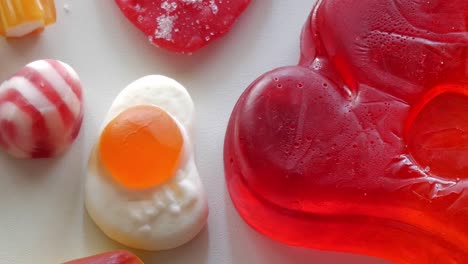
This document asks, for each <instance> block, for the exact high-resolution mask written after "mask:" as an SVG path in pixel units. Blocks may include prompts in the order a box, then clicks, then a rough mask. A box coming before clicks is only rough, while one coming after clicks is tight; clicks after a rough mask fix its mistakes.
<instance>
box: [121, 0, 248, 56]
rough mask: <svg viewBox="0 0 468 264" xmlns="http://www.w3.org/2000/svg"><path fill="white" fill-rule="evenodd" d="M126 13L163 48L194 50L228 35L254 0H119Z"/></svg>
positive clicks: (189, 51) (155, 43) (175, 50)
mask: <svg viewBox="0 0 468 264" xmlns="http://www.w3.org/2000/svg"><path fill="white" fill-rule="evenodd" d="M115 2H116V3H117V5H118V6H119V8H120V9H121V10H122V12H123V14H124V15H125V16H126V17H127V18H128V19H129V20H130V21H131V22H132V23H133V24H134V25H135V26H136V27H137V28H139V29H140V30H141V31H142V32H143V33H144V34H145V35H146V36H147V37H148V40H149V41H150V42H151V43H153V44H154V45H156V46H159V47H161V48H164V49H167V50H170V51H174V52H179V53H191V52H194V51H196V50H198V49H200V48H202V47H204V46H206V45H207V44H208V43H210V42H211V41H212V40H215V39H217V38H219V37H221V36H223V35H224V34H226V33H227V32H228V31H229V29H230V28H231V26H232V24H233V23H234V22H235V20H236V19H237V17H238V16H240V14H242V12H243V11H244V9H245V8H247V6H248V4H249V3H250V0H234V1H230V0H227V1H226V0H115Z"/></svg>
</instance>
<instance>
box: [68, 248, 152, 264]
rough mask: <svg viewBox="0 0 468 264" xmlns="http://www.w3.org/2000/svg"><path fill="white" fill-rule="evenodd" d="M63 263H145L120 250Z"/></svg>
mask: <svg viewBox="0 0 468 264" xmlns="http://www.w3.org/2000/svg"><path fill="white" fill-rule="evenodd" d="M63 264H143V261H141V260H140V259H139V258H137V257H136V256H135V255H133V254H132V253H130V252H128V251H124V250H118V251H112V252H108V253H103V254H99V255H95V256H91V257H86V258H82V259H77V260H72V261H68V262H65V263H63Z"/></svg>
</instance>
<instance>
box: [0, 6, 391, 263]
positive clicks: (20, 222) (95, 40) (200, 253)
mask: <svg viewBox="0 0 468 264" xmlns="http://www.w3.org/2000/svg"><path fill="white" fill-rule="evenodd" d="M314 3H315V0H252V3H251V5H250V6H249V8H248V9H247V10H246V12H245V13H244V14H243V15H242V16H241V17H240V19H239V20H238V21H237V23H236V24H235V25H234V27H233V28H232V30H231V32H230V33H229V34H228V35H226V36H225V37H224V38H222V39H220V40H218V41H215V42H214V43H212V44H211V45H209V46H208V47H205V48H204V49H203V50H201V51H199V52H197V53H195V54H194V55H192V56H186V55H177V54H172V53H169V52H166V51H164V50H161V49H157V48H155V47H153V46H151V45H150V44H149V43H148V41H147V40H146V38H145V37H144V35H143V34H142V33H140V31H138V30H137V29H136V28H135V27H133V25H131V24H130V23H129V22H128V21H127V20H126V19H124V17H123V15H122V14H121V13H120V11H119V10H118V8H117V7H116V5H115V4H114V1H113V0H56V4H57V12H58V22H57V24H56V25H53V26H50V27H48V28H47V30H46V31H45V32H44V33H43V34H41V35H40V36H38V37H29V38H25V39H21V40H16V41H9V42H7V41H5V40H3V39H0V79H2V80H3V79H5V78H7V77H8V76H9V75H10V74H12V73H14V72H15V71H16V70H18V69H20V68H21V67H22V66H23V65H25V64H27V63H28V62H30V61H33V60H37V59H41V58H54V59H60V60H63V61H65V62H67V63H69V64H71V65H72V66H73V67H74V68H75V70H76V71H77V72H78V73H79V75H80V77H81V79H82V82H83V87H84V93H85V100H86V101H85V112H86V113H85V119H84V123H83V127H82V130H81V132H80V135H79V137H78V139H77V141H76V142H75V143H74V144H73V146H72V147H71V149H70V150H69V151H68V152H67V153H66V154H65V155H63V156H62V157H60V158H58V159H53V160H29V161H18V160H15V159H13V158H10V157H9V156H7V155H6V154H4V153H0V264H31V263H37V264H49V263H60V262H62V261H65V260H69V259H73V258H78V257H82V256H85V255H90V254H96V253H99V252H103V251H108V250H113V249H119V248H123V247H122V246H121V245H119V244H117V243H114V242H113V241H111V240H109V239H108V238H107V237H106V236H105V235H104V234H103V233H102V232H101V231H100V230H99V229H97V227H96V226H95V225H94V223H93V222H92V221H91V220H90V218H89V217H88V215H87V213H86V210H85V209H84V206H83V181H84V178H85V169H86V163H87V159H88V155H89V152H90V149H91V147H92V145H93V144H94V141H95V140H96V137H97V136H98V135H97V130H98V127H99V126H100V123H101V121H102V120H103V117H104V115H105V113H106V111H107V109H108V107H109V106H110V104H111V102H112V100H113V99H114V97H115V96H116V95H117V93H118V92H119V91H120V90H121V89H122V88H123V87H124V86H126V85H127V84H128V83H130V82H131V81H133V80H135V79H137V78H139V77H142V76H144V75H147V74H164V75H167V76H170V77H172V78H175V79H177V80H178V81H179V82H181V83H182V84H183V85H185V86H186V87H187V89H188V90H189V92H190V93H191V94H192V96H193V99H194V101H195V105H196V108H197V119H196V122H195V125H196V136H197V141H196V155H197V162H198V168H199V170H200V174H201V177H202V181H203V183H204V185H205V187H206V191H207V194H208V199H209V206H210V216H209V219H208V225H207V227H206V228H205V229H204V230H203V231H202V232H201V234H200V235H198V236H197V237H196V238H195V239H194V240H193V241H192V242H190V243H188V244H186V245H184V246H182V247H180V248H178V249H174V250H170V251H165V252H142V251H134V252H135V253H136V254H137V255H138V256H140V257H141V258H142V259H143V260H144V261H145V262H146V263H162V264H178V263H180V264H187V263H191V264H199V263H200V264H202V263H203V264H205V263H208V264H224V263H226V264H227V263H235V264H244V263H245V264H263V263H265V264H295V263H297V264H306V263H307V264H310V263H314V264H335V263H340V264H341V263H343V264H353V263H356V264H379V263H380V264H383V263H387V262H384V261H382V260H378V259H375V258H369V257H363V256H356V255H351V254H343V253H332V252H321V251H315V250H310V249H302V248H294V247H289V246H286V245H282V244H280V243H277V242H274V241H271V240H269V239H268V238H266V237H264V236H262V235H260V234H258V233H256V232H255V231H253V230H252V229H251V228H249V227H248V226H247V225H246V224H245V223H244V222H243V221H242V220H241V218H240V217H239V216H238V214H237V212H236V211H235V209H234V208H233V206H232V203H231V201H230V199H229V196H228V194H227V190H226V186H225V181H224V175H223V163H222V156H223V155H222V150H223V139H224V132H225V128H226V125H227V121H228V118H229V115H230V112H231V110H232V107H233V106H234V104H235V102H236V100H237V98H238V97H239V95H240V94H241V92H242V91H243V90H244V89H245V88H246V87H247V86H248V85H249V84H250V83H251V82H252V81H253V80H254V79H255V78H257V77H258V76H259V75H261V74H262V73H264V72H266V71H268V70H271V69H273V68H276V67H279V66H284V65H291V64H296V62H297V58H298V54H299V34H300V30H301V27H302V25H303V23H304V21H305V19H306V18H307V15H308V13H309V12H310V10H311V8H312V6H313V5H314ZM65 6H66V7H68V8H64V7H65ZM66 9H69V11H68V12H66Z"/></svg>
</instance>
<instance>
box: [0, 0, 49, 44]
mask: <svg viewBox="0 0 468 264" xmlns="http://www.w3.org/2000/svg"><path fill="white" fill-rule="evenodd" d="M55 20H56V14H55V4H54V0H0V35H2V36H5V35H6V32H7V31H8V30H9V29H12V28H15V27H17V26H20V25H23V24H27V23H40V24H42V27H44V26H46V25H49V24H52V23H55Z"/></svg>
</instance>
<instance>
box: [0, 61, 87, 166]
mask: <svg viewBox="0 0 468 264" xmlns="http://www.w3.org/2000/svg"><path fill="white" fill-rule="evenodd" d="M82 119H83V95H82V89H81V82H80V79H79V77H78V75H77V73H76V72H75V71H74V70H73V69H72V68H71V67H70V66H69V65H68V64H65V63H63V62H61V61H57V60H38V61H34V62H31V63H29V64H28V65H26V66H25V67H24V68H23V69H21V70H19V71H18V72H17V73H15V74H13V75H12V76H11V77H10V78H9V79H8V80H6V81H4V82H3V83H2V84H1V85H0V147H2V148H3V149H4V150H5V151H6V152H8V153H9V154H11V155H12V156H14V157H17V158H50V157H54V156H56V155H59V154H60V153H62V152H63V151H64V150H65V149H67V147H68V146H69V145H70V144H71V143H72V142H73V141H74V140H75V138H76V136H77V135H78V132H79V131H80V127H81V121H82Z"/></svg>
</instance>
